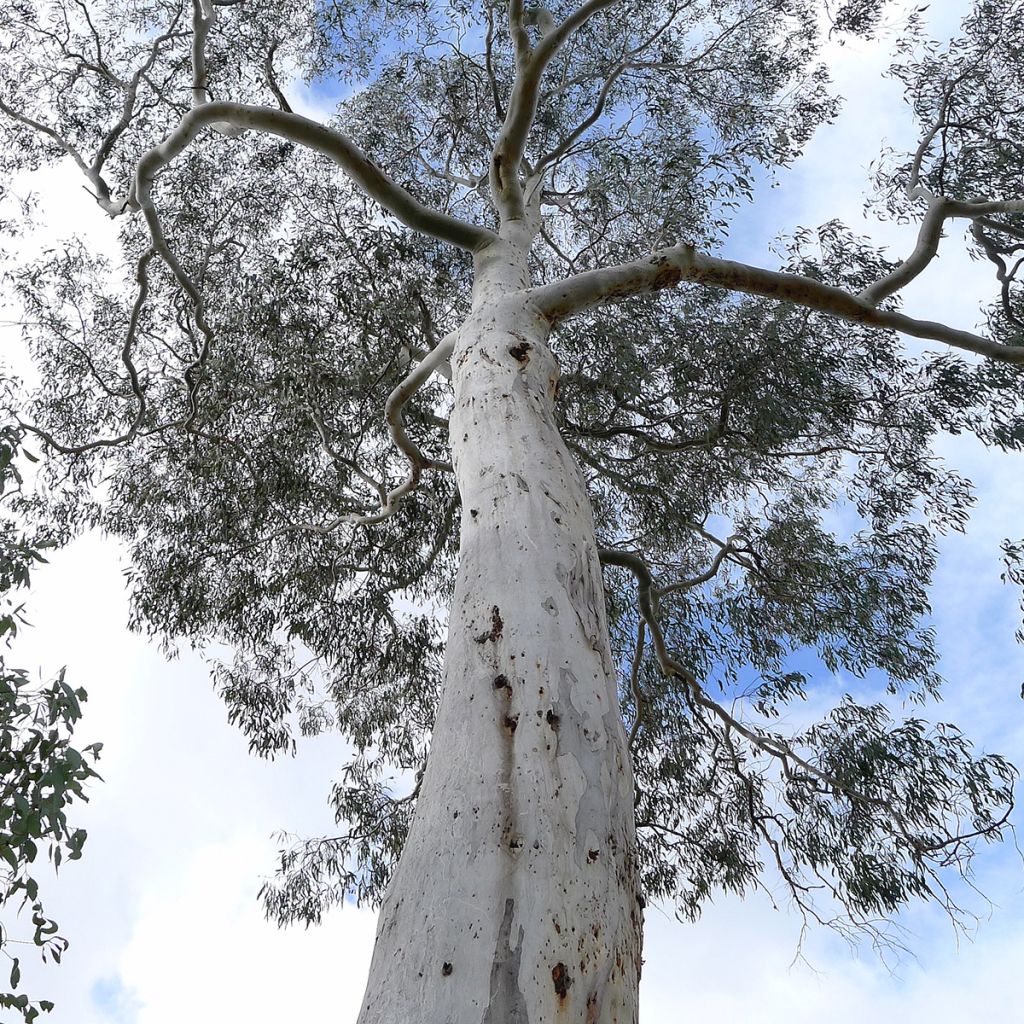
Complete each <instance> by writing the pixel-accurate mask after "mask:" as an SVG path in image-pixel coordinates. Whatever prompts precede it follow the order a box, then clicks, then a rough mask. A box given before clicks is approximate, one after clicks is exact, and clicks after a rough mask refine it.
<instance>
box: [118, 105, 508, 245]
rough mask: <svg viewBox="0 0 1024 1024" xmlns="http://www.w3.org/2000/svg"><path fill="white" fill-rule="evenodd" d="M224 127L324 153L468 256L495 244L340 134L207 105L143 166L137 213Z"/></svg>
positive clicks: (263, 111)
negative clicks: (180, 163)
mask: <svg viewBox="0 0 1024 1024" xmlns="http://www.w3.org/2000/svg"><path fill="white" fill-rule="evenodd" d="M219 122H224V123H228V124H231V125H234V126H236V127H238V128H241V129H243V130H245V129H253V130H256V131H263V132H268V133H269V134H271V135H276V136H278V137H280V138H284V139H288V140H289V141H290V142H295V143H297V144H298V145H302V146H306V147H308V148H309V149H313V150H315V151H316V152H318V153H322V154H323V155H324V156H326V157H329V158H330V159H331V160H333V161H334V162H335V163H336V164H337V165H338V166H339V167H340V168H341V169H342V170H344V171H345V172H346V173H347V174H348V175H349V177H351V178H352V180H353V181H355V182H356V184H357V185H359V186H360V187H361V188H362V189H363V190H364V191H365V192H366V193H367V194H368V195H369V196H370V197H371V198H373V199H375V200H376V201H377V202H378V203H380V205H381V206H383V207H384V209H386V210H387V211H388V212H389V213H391V214H393V215H394V216H395V217H397V218H398V219H399V220H400V221H401V222H402V223H403V224H405V225H406V226H407V227H410V228H413V229H414V230H416V231H422V232H424V233H425V234H428V235H431V236H433V237H434V238H439V239H441V240H442V241H445V242H450V243H451V244H452V245H455V246H458V247H459V248H460V249H467V250H469V251H473V250H476V249H479V248H482V247H484V246H486V245H488V244H489V243H490V242H492V241H493V240H494V238H495V235H494V233H493V232H492V231H490V230H489V229H487V228H485V227H481V226H479V225H476V224H469V223H467V222H466V221H462V220H459V219H458V218H456V217H452V216H449V215H448V214H446V213H441V212H440V211H439V210H434V209H431V208H430V207H427V206H424V205H423V204H422V203H421V202H420V201H419V200H418V199H416V198H415V197H414V196H412V195H411V194H410V193H409V192H407V191H406V190H405V189H404V188H403V187H402V186H401V185H399V184H398V183H397V182H395V181H394V180H393V179H391V178H390V177H388V175H387V174H385V173H384V171H382V170H381V169H380V168H379V167H377V166H376V164H374V163H373V162H372V161H371V160H370V159H369V157H367V156H366V154H365V153H363V151H362V150H361V149H360V148H359V147H358V146H357V145H356V144H355V143H354V142H353V141H352V140H351V139H349V138H348V137H347V136H346V135H343V134H342V133H341V132H338V131H335V130H334V129H332V128H328V127H327V126H326V125H322V124H318V123H317V122H316V121H312V120H310V119H309V118H307V117H303V116H302V115H301V114H295V113H291V112H289V111H286V110H274V109H273V108H272V107H261V106H251V105H248V104H244V103H227V102H212V103H205V104H203V105H202V106H199V107H195V108H194V109H192V110H190V111H189V112H188V113H187V114H185V116H184V117H183V118H182V119H181V122H180V123H179V125H178V127H177V128H176V129H175V130H174V131H173V132H171V134H170V135H168V136H167V138H166V139H164V141H163V142H161V143H160V144H159V145H158V146H155V147H154V148H153V149H151V150H150V151H149V152H148V153H146V155H145V156H143V157H142V159H141V160H140V161H139V164H138V167H137V169H136V173H135V183H134V186H133V190H132V196H131V204H130V205H134V206H136V207H137V208H145V207H146V206H151V205H152V201H151V199H150V194H149V193H150V189H151V187H152V184H153V181H154V179H155V178H156V176H157V174H159V172H160V170H161V169H162V168H164V167H166V166H167V165H168V164H169V163H171V161H173V160H174V159H175V158H176V157H177V156H178V155H179V154H180V153H181V152H182V151H183V150H184V149H185V148H186V147H187V146H188V145H189V144H190V143H191V142H192V140H193V139H195V137H196V136H197V135H198V134H199V133H200V132H201V131H202V130H203V128H206V127H208V126H210V125H215V124H217V123H219Z"/></svg>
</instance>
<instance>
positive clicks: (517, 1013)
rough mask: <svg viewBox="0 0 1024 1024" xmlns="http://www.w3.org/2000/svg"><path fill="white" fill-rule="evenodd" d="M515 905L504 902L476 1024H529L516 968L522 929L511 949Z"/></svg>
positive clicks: (520, 956)
mask: <svg viewBox="0 0 1024 1024" xmlns="http://www.w3.org/2000/svg"><path fill="white" fill-rule="evenodd" d="M515 907H516V903H515V900H513V899H507V900H505V914H504V916H503V917H502V919H501V927H500V928H499V929H498V944H497V947H496V948H495V950H494V962H493V963H492V964H491V998H490V1001H489V1002H488V1004H487V1010H486V1012H485V1013H484V1016H483V1020H482V1021H481V1022H480V1024H529V1022H530V1017H529V1013H528V1011H527V1009H526V999H525V998H524V997H523V993H522V991H521V990H520V988H519V966H520V961H521V959H522V951H523V926H522V925H520V926H519V937H518V939H517V940H516V945H515V948H514V949H513V948H512V944H511V937H512V916H513V914H514V912H515Z"/></svg>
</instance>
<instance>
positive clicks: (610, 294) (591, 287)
mask: <svg viewBox="0 0 1024 1024" xmlns="http://www.w3.org/2000/svg"><path fill="white" fill-rule="evenodd" d="M951 205H952V206H953V207H954V208H959V207H962V206H967V207H973V206H974V205H978V206H984V207H986V208H987V207H990V206H992V205H994V204H989V203H985V204H951ZM995 205H1000V206H1006V205H1008V204H995ZM1022 205H1024V204H1022ZM684 282H694V283H697V284H704V285H708V286H710V287H717V288H724V289H727V290H729V291H738V292H743V293H745V294H748V295H760V296H763V297H765V298H769V299H776V300H779V301H784V302H792V303H794V304H796V305H798V306H802V307H804V308H805V309H811V310H815V311H817V312H820V313H825V314H828V315H831V316H836V317H839V319H841V320H846V321H849V322H851V323H860V324H865V325H867V326H869V327H880V328H884V329H888V330H893V331H898V332H900V333H902V334H907V335H910V336H911V337H914V338H922V339H925V340H929V341H940V342H942V343H944V344H946V345H950V346H952V347H954V348H959V349H964V350H965V351H968V352H976V353H977V354H979V355H983V356H987V357H989V358H991V359H998V360H1001V361H1002V362H1007V363H1015V364H1018V365H1020V364H1024V346H1022V347H1019V348H1018V347H1013V346H1009V345H1002V344H1000V343H999V342H996V341H992V340H991V339H990V338H985V337H982V336H981V335H978V334H972V333H970V332H968V331H961V330H958V329H956V328H953V327H949V326H948V325H946V324H941V323H935V322H933V321H930V320H917V319H914V318H913V317H909V316H906V315H904V314H903V313H897V312H895V311H893V310H881V309H878V308H876V307H875V306H873V305H871V304H870V303H868V302H865V301H864V300H863V299H861V298H859V297H857V296H855V295H852V294H850V293H849V292H847V291H844V290H843V289H842V288H837V287H835V286H834V285H828V284H825V283H823V282H822V281H816V280H814V279H813V278H810V277H805V276H804V275H802V274H793V273H787V272H784V271H777V270H765V269H763V268H761V267H753V266H750V265H749V264H746V263H736V262H734V261H732V260H724V259H719V258H718V257H715V256H709V255H706V254H705V253H699V252H697V251H696V249H695V248H694V247H693V245H691V244H688V243H683V244H680V245H676V246H672V247H671V248H667V249H661V250H658V251H657V252H655V253H652V254H651V255H650V256H645V257H642V258H640V259H637V260H633V261H631V262H629V263H622V264H619V265H617V266H613V267H604V268H601V269H598V270H590V271H586V272H584V273H581V274H577V275H575V276H573V277H569V278H566V279H564V280H562V281H559V282H556V283H554V284H548V285H543V286H540V287H538V288H534V289H532V290H531V292H530V298H531V301H532V303H533V305H534V307H535V308H536V309H537V310H538V312H539V313H541V315H543V316H544V317H546V318H547V319H548V320H549V321H550V322H551V323H552V324H554V323H558V322H560V321H562V320H565V319H567V318H569V317H571V316H573V315H575V314H577V313H582V312H583V311H585V310H587V309H590V308H592V307H594V306H597V305H601V304H603V303H606V302H613V301H616V300H620V299H628V298H632V297H634V296H638V295H646V294H652V293H654V292H656V291H659V290H661V289H664V288H673V287H676V286H677V285H679V284H682V283H684Z"/></svg>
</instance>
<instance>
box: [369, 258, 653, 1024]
mask: <svg viewBox="0 0 1024 1024" xmlns="http://www.w3.org/2000/svg"><path fill="white" fill-rule="evenodd" d="M524 284H525V280H524V272H523V269H522V260H521V259H519V258H518V257H517V256H516V254H515V251H514V250H513V249H512V248H511V247H510V246H506V245H503V244H501V243H499V244H498V245H497V246H495V247H493V249H492V250H491V251H489V252H488V253H486V254H483V255H482V256H481V257H480V258H478V288H477V292H476V306H475V310H474V313H473V315H472V316H471V318H470V320H469V321H468V322H467V323H466V324H465V325H464V326H463V328H462V329H461V330H460V332H459V335H458V338H457V340H456V344H455V351H454V355H453V361H452V367H453V374H454V382H455V392H456V406H455V410H454V412H453V414H452V418H451V432H452V447H453V454H454V465H455V470H456V473H457V478H458V483H459V488H460V492H461V496H462V526H461V531H462V532H461V558H460V569H459V577H458V582H457V585H456V592H455V600H454V606H453V608H452V611H451V618H450V624H449V641H448V650H447V658H446V669H445V683H444V690H443V695H442V699H441V706H440V709H439V712H438V717H437V722H436V725H435V728H434V734H433V741H432V744H433V745H432V750H433V753H432V756H431V757H430V759H429V760H428V763H427V768H426V772H425V774H424V777H423V781H422V785H421V788H420V794H419V797H418V800H417V806H416V815H415V818H414V821H413V824H412V828H411V831H410V835H409V840H408V843H407V844H406V848H405V851H404V852H403V854H402V858H401V861H400V863H399V865H398V867H397V869H396V872H395V875H394V878H393V879H392V882H391V885H390V887H389V890H388V893H387V896H386V898H385V901H384V904H383V907H382V909H381V915H380V923H379V926H378V933H377V943H376V947H375V950H374V955H373V963H372V966H371V969H370V977H369V983H368V986H367V991H366V996H365V998H364V1002H363V1008H362V1011H361V1014H360V1017H359V1024H416V1022H423V1024H555V1022H557V1021H574V1022H576V1021H579V1022H585V1024H635V1021H636V1019H637V983H638V977H639V971H640V931H641V908H640V905H639V902H638V897H637V889H636V868H635V842H634V828H633V781H632V774H631V770H630V766H629V757H628V752H627V748H626V737H625V733H624V729H623V726H622V721H621V716H620V713H619V706H618V697H617V692H616V674H615V666H614V664H613V662H612V658H611V651H610V648H609V643H608V632H607V624H606V621H605V611H604V596H603V589H602V583H601V575H600V567H599V564H598V559H597V549H596V544H595V540H594V528H593V521H592V517H591V512H590V506H589V503H588V500H587V496H586V492H585V489H584V485H583V482H582V480H581V477H580V475H579V473H578V471H577V469H576V467H575V465H574V463H573V461H572V458H571V456H570V455H569V453H568V451H567V450H566V448H565V446H564V444H563V443H562V441H561V438H560V437H559V434H558V429H557V427H556V425H555V421H554V417H553V406H554V393H555V386H556V381H557V376H558V370H557V365H556V363H555V360H554V358H553V357H552V355H551V353H550V351H549V350H548V348H547V345H546V337H547V331H548V326H547V322H546V320H544V319H543V318H542V317H541V316H540V315H538V313H537V312H536V310H534V309H533V308H532V307H531V306H529V304H528V302H527V300H526V298H525V296H524V295H523V291H522V288H523V285H524Z"/></svg>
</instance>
